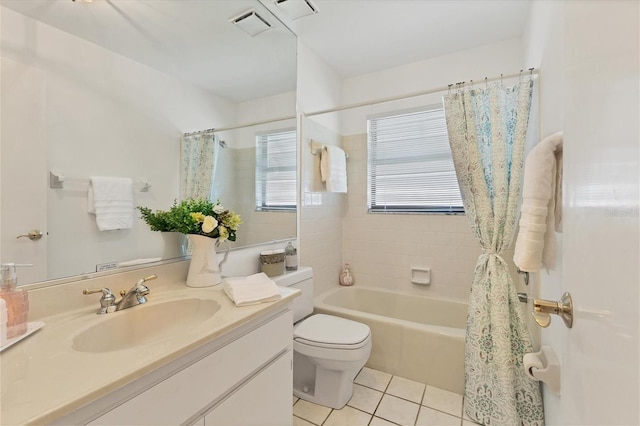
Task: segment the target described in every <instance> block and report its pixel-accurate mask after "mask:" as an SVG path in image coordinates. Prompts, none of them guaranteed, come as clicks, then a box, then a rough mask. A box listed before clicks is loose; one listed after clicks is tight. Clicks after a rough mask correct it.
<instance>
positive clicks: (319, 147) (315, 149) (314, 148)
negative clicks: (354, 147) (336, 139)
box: [311, 140, 349, 158]
mask: <svg viewBox="0 0 640 426" xmlns="http://www.w3.org/2000/svg"><path fill="white" fill-rule="evenodd" d="M325 149H327V147H326V145H325V144H323V143H320V142H316V141H314V140H311V153H312V154H313V155H318V154H320V153H321V152H322V151H323V150H325ZM344 156H345V158H349V154H347V153H346V152H345V153H344Z"/></svg>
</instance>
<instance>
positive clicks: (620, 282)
mask: <svg viewBox="0 0 640 426" xmlns="http://www.w3.org/2000/svg"><path fill="white" fill-rule="evenodd" d="M564 4H565V22H564V29H565V55H564V61H565V70H564V71H565V72H564V81H565V88H564V91H565V92H564V105H565V129H564V130H565V133H564V134H565V141H564V203H563V208H564V212H563V217H564V233H563V273H562V278H563V290H564V291H568V292H570V293H571V295H572V297H573V301H574V305H575V307H574V309H575V318H574V325H573V328H572V329H564V330H563V331H562V334H563V336H562V340H563V343H562V345H563V347H562V348H561V349H562V352H563V354H562V361H561V363H562V391H561V392H562V394H561V397H560V411H561V413H560V419H559V420H560V421H559V424H563V425H569V424H572V425H612V424H625V425H637V424H640V418H639V410H638V407H639V401H640V394H639V383H640V381H639V378H640V377H639V373H638V369H639V367H638V364H639V360H640V353H639V349H638V348H639V346H638V344H639V340H638V328H639V323H640V321H639V315H638V311H639V303H638V302H639V291H638V289H639V287H640V283H639V267H638V264H639V259H640V257H639V256H640V252H639V249H638V245H639V233H638V228H639V223H640V222H639V213H638V207H639V196H638V191H639V184H640V175H639V173H638V162H639V145H640V143H639V141H640V132H639V127H638V123H639V117H640V110H639V107H638V105H639V101H640V93H639V90H638V84H639V70H638V63H639V50H640V49H639V47H640V46H639V37H638V36H639V33H638V24H639V12H640V10H639V5H640V3H639V2H637V1H607V2H589V1H580V2H565V3H564ZM559 296H560V295H558V298H559ZM554 321H557V322H560V318H554ZM543 333H544V332H543Z"/></svg>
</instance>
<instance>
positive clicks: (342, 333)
mask: <svg viewBox="0 0 640 426" xmlns="http://www.w3.org/2000/svg"><path fill="white" fill-rule="evenodd" d="M370 337H371V330H370V329H369V327H368V326H367V325H365V324H362V323H359V322H356V321H351V320H348V319H345V318H340V317H335V316H332V315H324V314H316V315H312V316H310V317H309V318H307V319H305V320H304V321H301V322H300V323H298V324H297V325H296V326H295V328H294V330H293V340H294V341H295V342H298V343H301V344H304V345H309V346H314V347H318V348H327V349H347V350H349V349H352V350H353V349H360V348H362V347H364V346H365V345H367V343H369V342H370V340H371V338H370Z"/></svg>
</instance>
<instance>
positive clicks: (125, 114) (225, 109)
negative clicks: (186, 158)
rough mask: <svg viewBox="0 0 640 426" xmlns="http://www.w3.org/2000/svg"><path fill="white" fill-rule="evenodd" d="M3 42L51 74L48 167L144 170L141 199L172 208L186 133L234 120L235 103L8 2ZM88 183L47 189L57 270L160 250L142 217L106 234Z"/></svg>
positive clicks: (7, 51)
mask: <svg viewBox="0 0 640 426" xmlns="http://www.w3.org/2000/svg"><path fill="white" fill-rule="evenodd" d="M2 43H3V46H2V47H3V49H2V55H3V57H6V58H9V59H12V60H14V61H17V62H20V63H24V64H27V65H30V66H32V67H35V68H37V69H39V70H41V71H42V73H43V74H44V79H45V84H46V105H45V112H46V117H47V120H46V123H45V125H44V126H45V129H44V133H45V136H46V140H47V146H48V167H49V169H50V170H54V171H57V172H60V173H63V174H65V175H66V176H69V177H81V178H88V177H89V176H96V175H97V176H100V175H102V176H123V177H132V178H139V177H146V178H148V180H149V182H150V183H151V185H152V189H151V191H150V192H148V193H141V192H139V191H135V203H136V205H145V206H149V207H151V208H166V207H167V206H169V205H170V204H171V202H172V200H173V199H175V198H177V197H178V182H179V181H178V178H177V177H178V170H179V158H180V155H179V139H180V136H181V134H182V133H183V132H186V131H193V130H197V129H202V128H208V127H212V126H213V125H218V126H219V125H224V124H228V123H232V122H233V119H234V114H235V111H234V105H233V104H232V103H230V102H228V101H225V100H224V99H222V98H218V97H216V96H213V95H212V94H210V93H208V92H205V91H203V90H201V89H198V88H196V87H194V86H192V85H190V84H188V83H185V82H181V81H178V80H176V79H174V78H172V77H169V76H167V75H165V74H162V73H160V72H158V71H155V70H153V69H151V68H149V67H147V66H144V65H141V64H139V63H136V62H134V61H131V60H129V59H127V58H124V57H122V56H119V55H116V54H114V53H112V52H110V51H108V50H105V49H103V48H100V47H98V46H96V45H94V44H92V43H89V42H87V41H85V40H82V39H80V38H77V37H74V36H72V35H70V34H68V33H65V32H62V31H59V30H57V29H55V28H53V27H50V26H48V25H45V24H42V23H40V22H38V21H35V20H32V19H30V18H27V17H25V16H23V15H20V14H18V13H16V12H13V11H12V10H9V9H6V8H2ZM6 136H7V135H5V137H6ZM8 138H14V139H17V140H21V139H20V135H8ZM44 184H45V182H43V185H44ZM86 189H87V184H86V183H73V182H68V183H67V184H66V187H65V188H64V189H49V190H48V200H47V204H48V218H49V229H48V231H49V235H48V237H47V242H48V252H49V256H48V258H49V272H50V276H55V277H60V276H67V275H70V274H76V273H78V266H80V268H81V270H82V271H88V272H90V271H95V265H96V263H99V262H106V261H125V260H131V259H134V258H144V257H154V256H159V255H160V253H161V249H160V247H161V237H160V235H159V234H157V233H150V232H149V230H148V227H147V226H146V224H144V222H142V221H141V220H139V219H136V220H135V222H134V227H133V229H130V230H120V231H107V232H100V231H98V229H97V226H96V224H95V220H94V217H92V216H91V215H89V214H88V213H87V205H86V204H87V199H86ZM136 217H137V213H136Z"/></svg>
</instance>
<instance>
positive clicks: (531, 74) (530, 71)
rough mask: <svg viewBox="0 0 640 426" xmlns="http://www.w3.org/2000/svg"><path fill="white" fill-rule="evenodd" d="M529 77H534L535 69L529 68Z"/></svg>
mask: <svg viewBox="0 0 640 426" xmlns="http://www.w3.org/2000/svg"><path fill="white" fill-rule="evenodd" d="M529 77H533V67H531V68H529Z"/></svg>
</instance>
